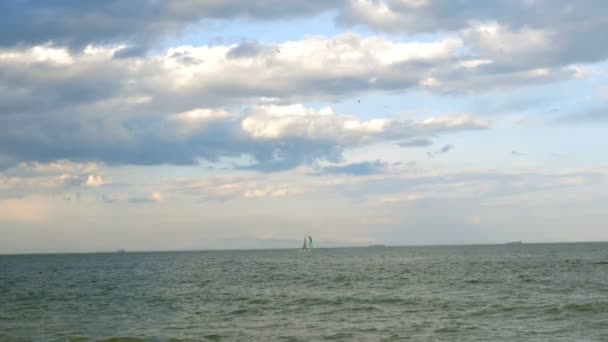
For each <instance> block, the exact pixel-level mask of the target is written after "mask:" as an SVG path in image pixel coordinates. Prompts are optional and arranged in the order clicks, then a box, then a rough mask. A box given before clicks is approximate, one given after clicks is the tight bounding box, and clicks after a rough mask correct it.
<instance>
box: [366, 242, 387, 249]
mask: <svg viewBox="0 0 608 342" xmlns="http://www.w3.org/2000/svg"><path fill="white" fill-rule="evenodd" d="M367 247H370V248H371V247H374V248H378V247H386V246H385V245H383V244H381V243H380V244H376V245H369V246H367Z"/></svg>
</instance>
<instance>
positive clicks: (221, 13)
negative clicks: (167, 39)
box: [0, 0, 339, 47]
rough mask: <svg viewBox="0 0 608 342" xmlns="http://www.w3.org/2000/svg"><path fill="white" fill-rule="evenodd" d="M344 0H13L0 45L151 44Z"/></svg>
mask: <svg viewBox="0 0 608 342" xmlns="http://www.w3.org/2000/svg"><path fill="white" fill-rule="evenodd" d="M338 3H339V1H325V0H322V1H321V0H308V1H294V2H293V3H291V2H290V3H289V4H288V5H286V4H285V3H283V2H280V1H276V0H268V1H263V2H259V3H258V2H248V1H239V0H228V1H208V0H203V1H176V2H173V1H170V2H163V1H148V0H133V1H128V2H124V1H120V0H108V1H101V2H98V1H91V2H86V3H85V2H82V1H78V0H65V1H61V2H57V3H52V4H51V3H42V2H26V1H20V0H7V1H2V2H1V3H0V13H2V15H1V17H0V20H2V22H3V24H4V30H3V31H2V33H0V45H18V44H42V43H46V42H49V41H52V42H54V43H55V44H61V45H70V46H74V47H82V46H86V45H88V44H90V43H107V42H123V41H132V42H136V43H138V45H141V44H147V43H149V42H151V41H155V40H157V39H158V38H160V37H162V36H164V35H166V34H168V33H174V32H178V31H180V30H182V29H183V28H185V27H186V26H187V25H189V24H193V23H196V22H199V21H200V20H202V19H228V18H236V17H249V18H254V19H258V20H271V19H279V18H294V17H304V16H311V15H315V14H317V13H320V12H322V11H324V10H328V9H331V8H334V7H335V6H336V5H337V4H338Z"/></svg>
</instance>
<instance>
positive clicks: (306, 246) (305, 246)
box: [301, 235, 312, 252]
mask: <svg viewBox="0 0 608 342" xmlns="http://www.w3.org/2000/svg"><path fill="white" fill-rule="evenodd" d="M311 249H312V237H310V235H304V242H303V243H302V249H301V250H302V251H306V252H309V251H310V250H311Z"/></svg>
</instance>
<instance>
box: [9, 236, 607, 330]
mask: <svg viewBox="0 0 608 342" xmlns="http://www.w3.org/2000/svg"><path fill="white" fill-rule="evenodd" d="M0 341H608V243H571V244H522V245H475V246H436V247H362V248H317V249H314V250H312V251H310V252H301V251H298V250H297V249H295V248H294V249H292V250H247V251H189V252H127V253H92V254H51V255H15V256H0Z"/></svg>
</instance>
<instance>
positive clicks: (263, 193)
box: [171, 176, 302, 202]
mask: <svg viewBox="0 0 608 342" xmlns="http://www.w3.org/2000/svg"><path fill="white" fill-rule="evenodd" d="M171 188H172V189H173V191H175V192H179V193H183V194H186V195H189V196H194V197H198V198H200V199H202V200H208V201H220V202H223V201H228V200H234V199H247V198H277V197H285V196H288V195H296V194H299V193H301V192H302V190H301V189H300V186H299V185H296V184H293V183H292V184H288V182H287V181H286V182H278V181H271V180H269V179H267V178H264V177H260V176H250V177H237V176H218V177H213V178H210V179H202V180H201V179H184V180H176V181H173V182H172V185H171Z"/></svg>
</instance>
